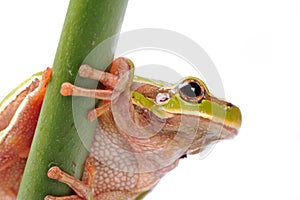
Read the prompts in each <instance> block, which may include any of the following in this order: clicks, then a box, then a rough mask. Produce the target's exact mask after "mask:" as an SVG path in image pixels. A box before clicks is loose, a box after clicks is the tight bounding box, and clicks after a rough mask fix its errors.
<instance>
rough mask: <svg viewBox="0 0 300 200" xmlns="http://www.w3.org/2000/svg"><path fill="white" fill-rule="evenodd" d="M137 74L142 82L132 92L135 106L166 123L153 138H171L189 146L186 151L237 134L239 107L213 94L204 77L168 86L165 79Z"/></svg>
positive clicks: (196, 150) (188, 79)
mask: <svg viewBox="0 0 300 200" xmlns="http://www.w3.org/2000/svg"><path fill="white" fill-rule="evenodd" d="M137 78H138V81H137V82H138V83H139V84H137V85H136V86H135V88H134V90H133V92H132V93H131V100H132V102H133V104H134V105H135V108H136V110H137V109H138V110H139V111H138V113H144V111H147V112H148V111H150V112H149V113H151V118H152V119H154V118H155V120H157V121H158V122H161V123H162V124H163V126H161V127H160V129H159V131H158V132H157V134H155V135H153V138H155V137H156V138H157V137H160V138H162V139H161V140H166V138H172V140H173V143H174V144H175V145H178V146H185V147H186V151H185V153H184V154H195V153H198V152H201V151H202V150H203V149H204V148H205V147H206V146H207V145H209V144H211V143H212V142H216V141H219V140H222V139H229V138H233V137H234V136H235V135H237V133H238V130H239V128H240V126H241V120H242V117H241V112H240V109H239V108H238V107H237V106H235V105H233V104H231V103H229V102H227V101H225V100H223V99H219V98H216V97H214V96H213V95H212V94H211V93H210V92H209V90H208V88H207V86H206V84H205V83H204V82H203V81H202V80H200V79H198V78H195V77H186V78H184V79H183V80H181V81H179V82H178V83H177V84H174V85H172V86H169V87H165V86H166V84H164V83H160V84H158V83H157V81H155V82H152V81H151V82H150V81H149V80H145V79H141V78H139V77H137ZM141 83H142V84H141ZM154 83H155V84H154ZM141 110H142V111H141ZM143 115H144V116H145V114H143ZM138 118H139V120H140V119H141V117H140V116H139V117H138ZM155 120H154V121H155ZM140 121H141V120H140ZM148 121H150V120H148ZM152 121H153V120H152ZM153 124H159V123H153ZM156 130H157V129H156ZM166 135H168V137H166ZM174 141H175V142H174ZM162 143H166V141H162Z"/></svg>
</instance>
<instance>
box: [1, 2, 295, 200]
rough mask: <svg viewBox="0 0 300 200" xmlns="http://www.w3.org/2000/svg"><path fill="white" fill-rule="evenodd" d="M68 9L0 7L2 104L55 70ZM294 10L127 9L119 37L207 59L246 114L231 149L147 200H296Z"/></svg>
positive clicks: (251, 6) (184, 171)
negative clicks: (189, 44)
mask: <svg viewBox="0 0 300 200" xmlns="http://www.w3.org/2000/svg"><path fill="white" fill-rule="evenodd" d="M67 5H68V1H67V0H64V1H62V0H53V1H38V0H35V1H33V0H27V1H21V0H19V1H1V3H0V27H1V31H0V44H1V45H0V56H1V68H0V69H1V72H0V97H1V98H3V97H4V96H5V95H6V93H8V92H9V91H10V90H11V89H12V88H14V87H15V86H16V85H17V84H18V83H20V82H21V81H22V80H24V79H25V78H27V77H28V76H30V75H31V74H33V73H34V72H36V71H41V70H43V69H44V68H45V67H46V66H51V64H52V62H53V58H54V54H55V51H56V47H57V43H58V39H59V36H60V32H61V28H62V24H63V21H64V17H65V12H66V9H67ZM299 13H300V2H299V1H296V0H294V1H293V0H285V1H283V0H281V1H279V0H273V1H272V0H252V1H245V0H244V1H241V0H228V1H222V0H210V1H203V0H188V1H178V0H163V1H161V0H152V1H146V0H131V1H130V2H129V5H128V9H127V13H126V17H125V20H124V23H123V28H122V31H129V30H132V29H137V28H149V27H152V28H164V29H170V30H173V31H177V32H180V33H182V34H184V35H186V36H187V37H189V38H191V39H193V40H194V41H195V42H197V43H198V44H199V45H200V46H202V47H203V48H204V50H205V51H206V52H207V53H208V54H209V56H210V57H211V59H212V60H213V61H214V63H215V65H216V66H217V68H218V71H219V73H220V76H221V78H222V81H223V84H224V88H225V93H226V99H228V100H230V101H231V102H233V103H234V104H236V105H238V106H239V107H240V108H241V110H242V114H243V124H242V128H241V131H240V133H239V135H238V137H236V138H235V139H234V140H230V141H225V142H221V143H219V144H218V145H217V146H216V147H215V148H214V150H213V151H212V152H211V153H210V154H209V155H208V157H206V158H205V159H203V160H200V159H199V157H198V156H190V157H189V158H188V159H184V160H182V161H181V162H180V164H179V167H178V168H176V169H175V170H173V171H172V172H170V173H169V174H168V175H167V176H165V177H164V178H163V179H162V181H161V182H160V183H159V185H158V186H157V187H156V188H155V190H154V191H153V192H152V193H151V194H150V195H149V196H148V197H147V198H146V199H148V200H157V199H174V200H175V199H176V200H180V199H197V200H198V199H202V200H220V199H222V200H227V199H228V200H229V199H230V200H240V199H244V200H248V199H249V200H250V199H251V200H252V199H259V200H264V199H274V200H275V199H278V200H282V199H286V200H299V199H300V190H299V186H300V163H299V160H300V107H299V104H300V95H299V94H300V91H299V86H300V79H299V71H298V69H297V68H299V67H300V59H299V57H300V39H299V38H300V37H299V35H300V28H299V27H300V14H299Z"/></svg>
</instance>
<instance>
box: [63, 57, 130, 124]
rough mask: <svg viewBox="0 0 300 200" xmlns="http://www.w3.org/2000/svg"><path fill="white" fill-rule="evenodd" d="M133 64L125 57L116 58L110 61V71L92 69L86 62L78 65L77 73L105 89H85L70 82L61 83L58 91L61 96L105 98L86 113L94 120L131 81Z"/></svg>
mask: <svg viewBox="0 0 300 200" xmlns="http://www.w3.org/2000/svg"><path fill="white" fill-rule="evenodd" d="M132 69H133V64H132V62H131V61H130V60H129V59H127V58H122V57H121V58H117V59H116V60H114V61H113V62H112V65H111V68H110V72H103V71H100V70H96V69H93V68H92V67H90V66H89V65H87V64H84V65H82V66H81V67H80V69H79V71H78V73H79V75H80V76H81V77H84V78H89V79H93V80H98V81H99V82H101V83H102V84H103V85H104V86H106V88H105V89H85V88H81V87H77V86H74V85H73V84H71V83H67V82H66V83H63V84H62V86H61V90H60V93H61V94H62V95H63V96H83V97H89V98H96V99H100V100H106V102H104V103H103V104H102V105H101V106H100V107H98V108H96V109H95V110H92V111H91V112H90V114H89V115H88V119H89V120H91V121H92V120H94V119H96V118H97V117H98V116H100V115H101V114H102V113H103V112H104V111H105V110H106V109H108V108H109V103H110V101H112V100H113V99H115V98H116V97H118V96H119V95H120V93H121V92H123V91H124V90H125V89H126V88H128V87H129V85H130V84H131V82H132V79H133V71H132Z"/></svg>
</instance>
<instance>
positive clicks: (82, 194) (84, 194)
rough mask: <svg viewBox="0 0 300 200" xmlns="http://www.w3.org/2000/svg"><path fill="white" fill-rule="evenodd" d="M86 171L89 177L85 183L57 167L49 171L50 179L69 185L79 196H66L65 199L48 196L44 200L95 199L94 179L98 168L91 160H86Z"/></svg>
mask: <svg viewBox="0 0 300 200" xmlns="http://www.w3.org/2000/svg"><path fill="white" fill-rule="evenodd" d="M85 169H86V172H87V177H86V179H85V181H84V182H82V181H80V180H78V179H77V178H75V177H73V176H70V175H69V174H67V173H65V172H64V171H62V170H61V169H60V168H59V167H57V166H54V167H51V168H50V169H49V171H48V177H49V178H51V179H55V180H58V181H59V182H62V183H65V184H67V185H68V186H69V187H70V188H72V189H73V190H74V191H75V192H76V194H77V195H71V196H64V197H54V196H51V195H48V196H46V197H45V199H44V200H79V199H81V200H82V199H90V198H91V197H93V195H94V194H93V193H94V191H93V182H94V181H93V178H94V176H95V173H96V168H95V166H94V163H93V160H92V159H91V158H87V159H86V162H85Z"/></svg>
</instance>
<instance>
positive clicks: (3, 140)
mask: <svg viewBox="0 0 300 200" xmlns="http://www.w3.org/2000/svg"><path fill="white" fill-rule="evenodd" d="M50 75H51V69H50V68H48V69H46V71H45V72H44V74H43V77H42V80H39V79H35V80H33V82H32V83H31V84H30V85H29V86H28V87H27V88H25V89H24V90H23V91H22V92H20V93H19V94H18V96H16V98H15V100H13V102H11V104H9V105H8V106H7V107H6V108H5V109H3V110H2V111H1V113H0V121H1V122H0V131H1V132H0V199H1V200H12V199H16V195H17V192H18V189H19V185H20V181H21V178H22V175H23V171H24V167H25V164H26V160H27V157H28V153H29V150H30V146H31V141H32V138H33V134H34V131H35V127H36V124H37V120H38V117H39V113H40V109H41V106H42V102H43V99H44V95H45V92H46V87H47V84H48V82H49V80H50ZM15 112H19V115H18V116H17V119H15V120H16V121H17V123H14V124H13V125H11V124H10V121H11V120H12V118H13V117H14V114H15ZM15 117H16V116H15Z"/></svg>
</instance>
